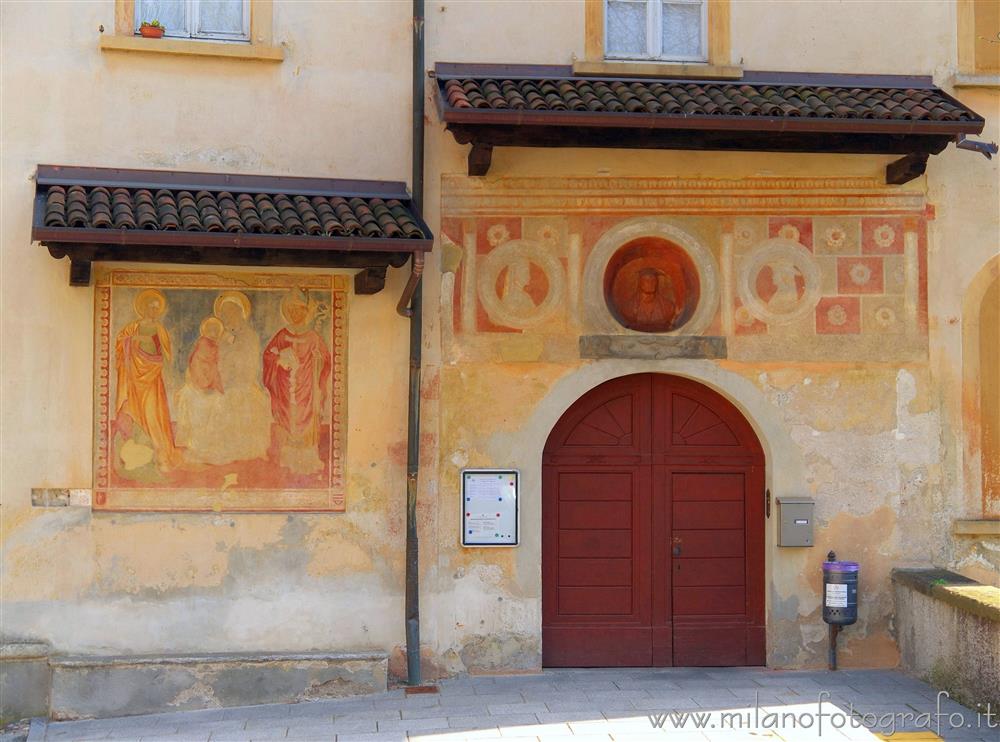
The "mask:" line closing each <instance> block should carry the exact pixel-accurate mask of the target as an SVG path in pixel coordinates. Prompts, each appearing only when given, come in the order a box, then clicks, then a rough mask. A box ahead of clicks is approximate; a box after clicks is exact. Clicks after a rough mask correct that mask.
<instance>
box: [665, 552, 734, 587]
mask: <svg viewBox="0 0 1000 742" xmlns="http://www.w3.org/2000/svg"><path fill="white" fill-rule="evenodd" d="M745 573H746V560H744V559H737V558H732V557H730V558H722V559H692V558H687V559H685V560H684V565H683V569H679V570H677V571H676V572H674V587H675V588H676V587H700V586H712V585H740V586H742V585H744V584H745V580H746V574H745Z"/></svg>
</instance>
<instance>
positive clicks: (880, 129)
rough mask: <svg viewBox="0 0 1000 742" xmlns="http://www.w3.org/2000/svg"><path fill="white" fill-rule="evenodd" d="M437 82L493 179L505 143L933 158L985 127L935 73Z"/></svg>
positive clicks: (526, 70) (440, 68)
mask: <svg viewBox="0 0 1000 742" xmlns="http://www.w3.org/2000/svg"><path fill="white" fill-rule="evenodd" d="M434 76H435V77H436V79H437V85H438V93H439V95H438V106H439V109H440V113H441V118H442V120H443V121H444V122H445V124H446V125H447V128H448V130H449V131H451V132H452V134H453V135H454V136H455V139H456V140H457V141H459V142H460V143H463V144H466V143H472V144H473V151H472V152H471V153H470V155H469V171H470V174H473V175H474V174H484V173H485V172H486V170H487V169H488V168H489V159H490V154H491V150H492V147H494V146H500V145H511V146H521V147H524V146H528V147H553V146H555V147H628V148H649V149H688V150H756V151H771V152H840V153H856V154H901V155H908V156H917V157H918V158H922V159H923V161H924V162H926V157H927V155H929V154H937V153H938V152H940V151H941V150H943V149H944V148H945V147H946V146H947V145H948V143H949V142H951V141H954V140H955V138H956V137H959V136H962V135H967V134H979V133H980V132H981V131H982V130H983V126H984V123H985V122H984V120H983V118H982V116H979V115H978V114H976V113H975V112H974V111H972V110H970V109H969V108H967V107H966V106H964V105H962V103H960V102H959V101H957V100H955V99H954V98H952V97H951V96H949V95H948V94H947V93H945V92H944V91H942V90H941V89H939V88H937V87H935V86H934V85H933V83H932V82H931V79H930V78H929V77H910V76H901V75H829V74H816V73H785V72H746V73H745V75H744V78H743V79H742V80H720V81H711V80H683V79H657V78H625V77H621V78H613V77H574V76H573V71H572V68H571V67H569V66H529V65H462V64H448V63H439V64H438V65H437V66H436V68H435V72H434ZM479 171H481V172H479ZM921 172H923V171H922V170H921ZM918 174H919V173H918ZM913 177H915V176H913Z"/></svg>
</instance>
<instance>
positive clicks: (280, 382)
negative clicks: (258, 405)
mask: <svg viewBox="0 0 1000 742" xmlns="http://www.w3.org/2000/svg"><path fill="white" fill-rule="evenodd" d="M316 312H317V305H316V302H315V301H312V300H310V298H309V297H308V296H307V295H306V294H305V293H304V292H303V291H301V290H299V289H293V290H292V291H290V292H288V294H286V295H285V297H284V298H283V299H282V301H281V316H282V317H283V318H284V320H285V327H283V328H281V329H280V330H278V332H276V333H275V335H274V337H272V338H271V340H270V342H269V343H268V344H267V347H265V348H264V360H263V365H264V386H266V387H267V390H268V391H269V392H270V393H271V414H272V416H273V418H274V424H275V425H274V427H275V437H276V439H277V445H278V460H279V462H280V464H281V465H282V466H284V467H286V468H288V469H290V470H291V471H292V472H294V473H296V474H314V473H316V472H319V471H322V469H323V460H322V459H321V458H320V455H319V440H320V425H321V422H322V418H323V413H324V410H325V408H326V404H327V387H328V380H329V378H330V373H331V370H332V366H331V358H330V351H329V349H328V348H327V346H326V343H325V342H324V341H323V338H322V337H321V336H320V334H319V333H318V332H316V330H315V329H313V320H314V319H315V317H316Z"/></svg>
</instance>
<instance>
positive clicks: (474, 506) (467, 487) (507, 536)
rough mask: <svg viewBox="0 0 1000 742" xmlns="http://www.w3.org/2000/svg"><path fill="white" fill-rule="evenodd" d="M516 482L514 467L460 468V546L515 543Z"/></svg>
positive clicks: (518, 481) (517, 485)
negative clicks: (461, 469)
mask: <svg viewBox="0 0 1000 742" xmlns="http://www.w3.org/2000/svg"><path fill="white" fill-rule="evenodd" d="M519 486H520V474H519V472H518V471H517V470H516V469H465V470H463V471H462V546H517V544H518V542H519V538H520V533H519V530H520V529H519V525H520V523H519V520H520V518H519V516H520V508H519V507H518V496H519V492H518V489H519Z"/></svg>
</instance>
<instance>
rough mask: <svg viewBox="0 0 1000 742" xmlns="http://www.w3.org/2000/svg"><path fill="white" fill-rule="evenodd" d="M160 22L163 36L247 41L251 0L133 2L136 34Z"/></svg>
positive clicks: (148, 0)
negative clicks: (145, 24)
mask: <svg viewBox="0 0 1000 742" xmlns="http://www.w3.org/2000/svg"><path fill="white" fill-rule="evenodd" d="M152 21H159V22H160V25H161V26H163V27H164V28H165V29H166V30H165V32H164V36H173V37H180V38H182V39H215V40H219V41H249V40H250V0H135V30H136V31H138V30H139V26H141V25H142V24H143V23H144V22H145V23H151V22H152Z"/></svg>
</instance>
